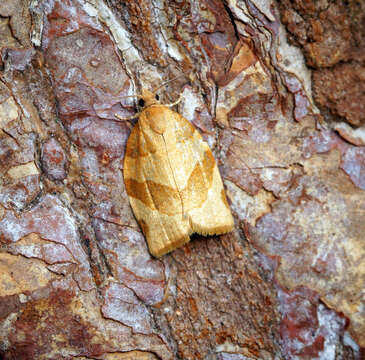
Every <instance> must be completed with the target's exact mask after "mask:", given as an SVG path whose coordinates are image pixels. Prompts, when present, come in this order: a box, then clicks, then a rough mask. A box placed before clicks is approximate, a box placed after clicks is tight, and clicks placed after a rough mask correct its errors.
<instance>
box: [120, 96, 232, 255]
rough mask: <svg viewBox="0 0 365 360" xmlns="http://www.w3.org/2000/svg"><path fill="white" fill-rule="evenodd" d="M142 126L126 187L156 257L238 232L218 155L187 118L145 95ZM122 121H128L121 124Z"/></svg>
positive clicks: (131, 144) (128, 156) (132, 140)
mask: <svg viewBox="0 0 365 360" xmlns="http://www.w3.org/2000/svg"><path fill="white" fill-rule="evenodd" d="M140 98H141V99H142V100H140V103H144V104H143V105H144V106H143V109H142V111H141V112H140V115H139V121H138V123H137V124H136V125H135V126H134V128H133V130H132V132H131V134H130V136H129V138H128V142H127V148H126V153H125V158H124V183H125V188H126V191H127V194H128V196H129V201H130V204H131V206H132V209H133V212H134V215H135V217H136V219H137V221H138V223H139V225H140V226H141V228H142V231H143V233H144V235H145V237H146V239H147V243H148V247H149V249H150V252H151V254H152V255H154V256H156V257H159V256H162V255H164V254H166V253H168V252H170V251H172V250H174V249H176V248H178V247H180V246H182V245H183V244H185V243H187V242H188V241H189V240H190V235H191V234H193V233H198V234H202V235H213V234H217V235H218V234H224V233H226V232H230V231H232V229H233V218H232V214H231V211H230V209H229V206H228V203H227V199H226V195H225V192H224V188H223V183H222V179H221V177H220V174H219V170H218V167H217V164H216V162H215V159H214V157H213V154H212V152H211V150H210V148H209V146H208V144H207V143H206V142H205V141H203V139H202V137H201V135H200V134H199V132H198V131H197V130H196V129H195V128H194V126H193V125H191V124H190V122H189V121H188V120H186V119H185V118H184V117H183V116H181V115H180V114H178V113H177V112H175V111H172V110H170V109H169V108H168V107H167V106H165V105H161V104H159V102H158V101H157V100H156V97H155V94H154V93H152V92H150V91H148V90H144V91H143V92H142V95H141V96H140ZM121 119H122V118H121Z"/></svg>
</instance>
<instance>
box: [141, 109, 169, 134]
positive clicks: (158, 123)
mask: <svg viewBox="0 0 365 360" xmlns="http://www.w3.org/2000/svg"><path fill="white" fill-rule="evenodd" d="M169 111H170V110H169V109H168V108H167V107H165V106H162V105H156V106H150V107H149V108H148V109H146V110H145V111H144V112H145V114H146V120H147V121H148V125H149V127H150V128H151V129H152V130H153V131H154V132H156V133H157V134H161V135H162V134H163V133H164V132H165V131H166V127H167V122H166V116H167V115H166V112H169Z"/></svg>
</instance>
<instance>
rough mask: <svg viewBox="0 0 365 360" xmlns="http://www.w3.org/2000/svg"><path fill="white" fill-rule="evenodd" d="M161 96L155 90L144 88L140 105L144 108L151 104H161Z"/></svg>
mask: <svg viewBox="0 0 365 360" xmlns="http://www.w3.org/2000/svg"><path fill="white" fill-rule="evenodd" d="M159 100H160V97H159V96H158V94H156V93H155V92H152V91H150V90H147V89H143V90H142V94H141V95H140V96H139V99H138V107H140V108H142V109H143V108H144V107H148V106H151V105H155V104H159Z"/></svg>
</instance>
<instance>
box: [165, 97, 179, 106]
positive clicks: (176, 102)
mask: <svg viewBox="0 0 365 360" xmlns="http://www.w3.org/2000/svg"><path fill="white" fill-rule="evenodd" d="M181 99H182V94H180V96H179V98H178V99H177V100H176V101H175V102H173V103H171V104H163V105H164V106H167V107H173V106H175V105H177V104H178V103H179V102H180V101H181Z"/></svg>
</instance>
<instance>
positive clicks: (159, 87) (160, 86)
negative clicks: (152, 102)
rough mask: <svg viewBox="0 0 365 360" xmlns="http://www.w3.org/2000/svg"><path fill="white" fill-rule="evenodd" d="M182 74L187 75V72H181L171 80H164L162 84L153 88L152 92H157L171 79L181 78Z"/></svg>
mask: <svg viewBox="0 0 365 360" xmlns="http://www.w3.org/2000/svg"><path fill="white" fill-rule="evenodd" d="M182 76H186V75H185V74H180V75H178V76H175V77H174V78H172V79H170V80H167V81H165V82H163V83H162V84H161V85H159V86H158V87H157V88H155V89H153V90H152V91H151V92H152V93H153V94H155V93H156V91H157V90H159V89H161V88H162V87H164V86H165V85H166V84H168V83H170V82H171V81H174V80H176V79H178V78H180V77H182Z"/></svg>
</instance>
